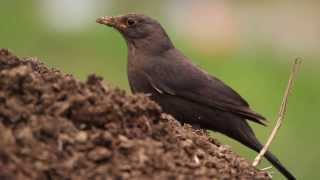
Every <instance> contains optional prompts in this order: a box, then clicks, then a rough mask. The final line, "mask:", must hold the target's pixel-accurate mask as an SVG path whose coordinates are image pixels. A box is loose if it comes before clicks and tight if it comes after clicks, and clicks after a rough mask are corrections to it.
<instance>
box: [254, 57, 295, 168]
mask: <svg viewBox="0 0 320 180" xmlns="http://www.w3.org/2000/svg"><path fill="white" fill-rule="evenodd" d="M300 64H301V59H299V58H297V59H295V61H294V64H293V66H292V70H291V74H290V77H289V82H288V85H287V88H286V91H285V93H284V97H283V99H282V103H281V106H280V110H279V114H278V119H277V123H276V125H275V127H274V128H273V130H272V133H271V135H270V137H269V139H268V141H267V143H266V144H265V145H264V147H263V148H262V150H261V151H260V153H259V154H258V155H257V157H256V158H255V159H254V161H253V163H252V166H254V167H255V166H257V165H258V164H259V163H260V161H261V159H262V157H263V156H264V154H265V153H266V152H267V151H268V148H269V146H270V144H271V143H272V141H273V140H274V138H275V136H276V134H277V132H278V130H279V129H280V127H281V124H282V122H283V118H284V116H285V114H286V111H287V105H288V97H289V95H290V93H291V90H292V87H293V82H294V80H295V78H296V75H297V73H298V70H299V67H300Z"/></svg>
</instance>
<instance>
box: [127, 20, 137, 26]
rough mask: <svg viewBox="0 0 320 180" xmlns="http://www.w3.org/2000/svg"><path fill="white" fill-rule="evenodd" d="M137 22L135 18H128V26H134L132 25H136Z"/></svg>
mask: <svg viewBox="0 0 320 180" xmlns="http://www.w3.org/2000/svg"><path fill="white" fill-rule="evenodd" d="M135 23H136V21H135V20H133V19H128V20H127V25H128V26H132V25H134V24H135Z"/></svg>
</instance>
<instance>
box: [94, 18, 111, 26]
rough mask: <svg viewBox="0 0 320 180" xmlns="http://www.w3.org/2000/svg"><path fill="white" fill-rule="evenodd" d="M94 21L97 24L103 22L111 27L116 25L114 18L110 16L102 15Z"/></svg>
mask: <svg viewBox="0 0 320 180" xmlns="http://www.w3.org/2000/svg"><path fill="white" fill-rule="evenodd" d="M96 22H97V23H99V24H104V25H107V26H111V27H114V26H115V25H116V21H115V18H114V17H112V16H104V17H101V18H98V19H97V20H96Z"/></svg>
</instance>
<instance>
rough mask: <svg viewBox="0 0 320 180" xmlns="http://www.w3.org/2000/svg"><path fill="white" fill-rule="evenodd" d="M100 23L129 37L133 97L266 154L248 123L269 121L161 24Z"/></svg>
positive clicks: (140, 18)
mask: <svg viewBox="0 0 320 180" xmlns="http://www.w3.org/2000/svg"><path fill="white" fill-rule="evenodd" d="M97 22H98V23H100V24H104V25H107V26H111V27H113V28H115V29H116V30H118V31H119V32H120V33H121V34H122V36H123V37H124V39H125V41H126V43H127V46H128V67H127V70H128V79H129V84H130V88H131V90H132V92H133V93H145V94H148V95H149V96H150V98H151V99H152V100H154V101H155V102H157V103H158V104H159V105H160V106H161V107H162V109H163V111H164V112H166V113H168V114H171V115H172V116H174V117H175V118H176V119H177V120H178V121H180V122H182V123H189V124H191V125H194V126H197V127H200V128H203V129H208V130H213V131H217V132H220V133H222V134H225V135H227V136H229V137H231V138H232V139H235V140H237V141H239V142H240V143H242V144H244V145H245V146H247V147H249V148H251V149H253V150H255V151H257V152H259V151H260V150H261V149H262V147H263V145H262V144H261V143H260V142H259V141H258V139H257V137H256V136H255V134H254V132H253V130H252V129H251V127H250V126H249V124H248V122H247V120H250V121H253V122H256V123H259V124H261V125H265V121H266V120H265V118H264V117H263V116H261V115H259V114H258V113H256V112H254V111H253V110H251V109H250V106H249V104H248V103H247V102H246V100H244V99H243V98H242V97H241V96H240V95H239V94H238V93H237V92H236V91H234V90H233V89H231V88H230V87H229V86H228V85H226V84H225V83H223V82H222V81H221V80H219V79H217V78H216V77H214V76H211V75H209V74H208V73H207V72H205V71H203V70H201V69H200V68H199V67H197V66H195V65H193V64H192V63H191V62H190V60H189V59H188V58H187V57H186V56H184V55H183V54H182V53H181V52H180V51H179V50H178V49H176V48H175V47H174V45H173V43H172V42H171V40H170V38H169V37H168V35H167V33H166V32H165V30H164V29H163V27H162V26H161V25H160V23H159V22H157V21H156V20H154V19H152V18H150V17H148V16H145V15H142V14H127V15H123V16H116V17H101V18H98V19H97ZM265 157H266V158H267V159H268V160H269V161H270V162H271V164H273V165H274V166H275V167H276V168H277V169H278V170H279V171H280V172H281V173H282V174H283V175H284V176H285V177H287V178H288V179H295V177H294V176H293V175H292V174H291V173H290V172H289V171H288V170H287V169H286V168H285V167H284V166H283V165H282V164H281V163H280V161H279V160H278V159H277V158H276V157H275V156H274V155H273V154H271V152H269V151H268V152H267V153H266V154H265Z"/></svg>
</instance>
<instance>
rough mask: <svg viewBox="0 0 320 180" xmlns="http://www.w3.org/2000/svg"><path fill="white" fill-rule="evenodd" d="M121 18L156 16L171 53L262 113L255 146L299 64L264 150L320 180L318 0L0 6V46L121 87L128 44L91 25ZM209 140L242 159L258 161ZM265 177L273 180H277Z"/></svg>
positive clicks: (64, 0) (61, 1) (49, 1)
mask: <svg viewBox="0 0 320 180" xmlns="http://www.w3.org/2000/svg"><path fill="white" fill-rule="evenodd" d="M127 12H139V13H145V14H148V15H150V16H152V17H154V18H156V19H158V20H159V21H160V22H161V23H162V24H163V26H164V27H165V28H166V30H167V32H168V34H169V35H170V37H171V39H172V40H173V42H174V43H175V45H176V47H178V48H179V49H180V50H182V51H183V52H184V53H185V54H186V55H187V56H188V57H190V58H191V59H193V62H194V63H195V64H197V65H199V66H200V67H202V68H203V69H205V70H207V71H208V72H210V73H211V74H213V75H216V76H218V77H219V78H220V79H222V80H224V81H225V82H226V83H228V84H229V85H231V86H232V87H233V88H234V89H236V90H237V91H238V92H239V93H240V94H241V95H243V96H244V97H245V98H246V99H247V100H248V101H249V102H250V104H251V105H252V107H253V109H255V110H256V111H258V112H260V113H262V114H264V115H265V116H266V117H267V118H268V119H269V120H270V125H269V127H267V128H264V127H260V126H256V125H253V127H254V129H255V131H256V133H257V135H258V137H259V138H260V139H261V141H262V142H265V141H266V138H267V136H268V135H269V134H270V132H271V130H272V127H273V126H274V124H275V119H276V115H277V112H278V109H279V106H280V103H281V99H282V96H283V92H284V89H285V87H286V84H287V80H288V75H289V71H290V67H291V64H292V62H293V60H294V59H295V58H296V57H301V58H303V59H304V62H303V65H302V69H301V71H300V74H299V76H298V79H297V80H296V83H295V87H294V90H293V93H292V95H291V97H290V99H289V109H288V113H287V116H286V119H285V122H284V125H283V127H282V128H281V131H280V132H279V134H278V135H277V138H276V140H275V141H274V143H273V144H272V147H271V149H272V152H273V153H274V154H275V155H277V156H278V158H279V159H280V160H281V161H282V163H283V164H284V165H285V166H286V167H288V169H290V170H291V171H292V172H293V173H294V174H295V175H296V176H297V177H298V179H317V178H319V177H320V175H319V173H318V172H317V169H318V168H319V167H320V151H319V150H320V144H319V139H320V129H319V126H320V122H319V121H320V120H319V115H320V113H319V107H320V98H319V95H318V93H319V91H320V82H319V76H320V72H319V63H320V62H319V57H320V21H319V18H320V3H319V1H281V2H280V1H263V2H262V1H258V2H257V1H250V0H246V1H241V3H240V2H239V1H235V0H234V1H210V0H203V1H191V0H185V1H182V0H172V1H169V0H164V1H147V0H137V1H130V0H120V1H116V0H104V1H103V0H90V1H88V0H77V1H72V0H29V1H19V0H2V1H1V2H0V22H1V25H0V47H4V48H8V49H10V50H12V51H14V52H15V53H16V54H18V55H19V56H36V57H39V58H40V59H41V60H42V61H43V62H45V63H46V64H47V65H49V66H50V67H54V68H57V69H60V70H62V71H64V72H66V73H70V74H73V75H74V76H76V77H77V78H80V79H85V78H86V76H87V75H88V74H90V73H96V74H98V75H101V76H103V77H104V78H105V81H106V82H107V83H110V84H112V85H114V86H119V87H121V88H124V89H127V90H128V83H127V77H126V57H127V48H126V44H125V42H124V40H123V39H122V37H121V36H120V34H119V33H117V32H115V31H114V30H112V29H111V28H107V27H104V26H101V25H98V24H96V23H95V19H96V18H97V17H100V16H104V15H118V14H124V13H127ZM213 136H214V137H217V138H218V139H220V140H221V141H223V142H225V143H227V144H230V146H231V147H232V149H234V151H236V152H238V153H239V154H241V155H243V156H245V157H247V158H248V159H249V160H252V159H253V158H254V157H255V155H256V153H254V152H252V151H250V150H248V149H247V148H245V147H243V146H242V145H240V144H238V143H236V142H234V141H231V140H229V139H227V138H226V137H224V136H222V135H218V134H216V133H214V134H213ZM266 166H268V163H267V162H264V164H262V165H261V166H260V167H261V168H263V167H266ZM272 171H274V172H275V173H274V179H282V176H281V175H279V173H278V172H277V171H276V170H275V169H273V170H272Z"/></svg>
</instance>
